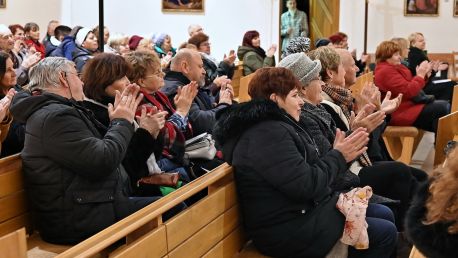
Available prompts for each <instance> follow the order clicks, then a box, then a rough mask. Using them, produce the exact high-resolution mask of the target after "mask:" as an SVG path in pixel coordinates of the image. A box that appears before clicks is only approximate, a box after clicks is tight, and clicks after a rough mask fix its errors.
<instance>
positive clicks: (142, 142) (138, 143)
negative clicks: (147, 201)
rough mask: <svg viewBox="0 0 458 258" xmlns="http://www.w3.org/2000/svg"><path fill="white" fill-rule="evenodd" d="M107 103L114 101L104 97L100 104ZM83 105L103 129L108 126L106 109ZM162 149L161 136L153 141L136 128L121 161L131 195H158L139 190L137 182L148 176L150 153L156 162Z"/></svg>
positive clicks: (90, 103)
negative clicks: (129, 185) (147, 163)
mask: <svg viewBox="0 0 458 258" xmlns="http://www.w3.org/2000/svg"><path fill="white" fill-rule="evenodd" d="M108 103H114V99H112V98H108V97H105V98H104V99H103V101H102V103H101V104H103V105H108ZM83 105H84V106H85V107H86V108H88V109H89V110H91V111H92V112H93V113H94V114H95V117H96V119H97V120H98V121H99V122H100V123H102V124H103V125H104V126H105V127H108V126H109V125H110V118H109V117H108V110H107V108H106V107H103V106H100V104H95V103H94V102H90V101H84V102H83ZM163 147H164V142H163V138H162V135H161V134H159V135H158V137H157V139H154V137H152V136H151V134H150V133H149V132H148V131H147V130H145V129H143V128H137V130H135V133H134V134H133V136H132V139H131V141H130V142H129V146H128V147H127V152H126V155H125V157H124V159H123V161H122V164H123V166H124V168H125V169H126V171H127V173H128V174H129V177H130V182H131V187H132V191H133V192H132V195H135V196H144V195H148V194H153V195H157V194H158V192H157V191H154V192H153V193H151V191H148V190H147V189H144V187H141V188H139V186H138V184H137V181H138V180H139V179H140V178H142V177H145V176H148V174H149V172H148V166H147V165H146V161H147V160H148V158H149V157H150V156H151V154H152V153H154V156H155V157H156V160H159V159H160V158H161V155H162V154H161V153H162V149H163Z"/></svg>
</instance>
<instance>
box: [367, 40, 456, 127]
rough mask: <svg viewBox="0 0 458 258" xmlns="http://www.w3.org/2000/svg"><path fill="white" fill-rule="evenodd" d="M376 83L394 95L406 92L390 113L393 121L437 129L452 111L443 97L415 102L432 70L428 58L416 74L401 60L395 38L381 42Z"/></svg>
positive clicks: (393, 122)
mask: <svg viewBox="0 0 458 258" xmlns="http://www.w3.org/2000/svg"><path fill="white" fill-rule="evenodd" d="M375 56H376V59H377V67H376V68H375V84H376V85H377V86H378V87H379V89H380V91H381V92H382V93H386V92H388V91H391V93H392V94H393V95H395V96H396V95H398V94H403V98H402V102H401V105H400V106H399V108H398V109H397V110H396V111H394V113H393V114H391V121H390V124H391V125H399V126H415V127H418V128H421V129H423V130H426V131H430V132H436V131H437V123H438V120H439V118H441V117H442V116H444V115H447V114H448V113H449V112H450V105H449V103H448V102H447V101H444V100H435V101H432V102H429V103H415V102H414V101H413V98H414V97H416V96H417V95H418V94H419V92H420V91H421V90H422V89H424V87H425V84H426V81H425V78H426V76H427V74H428V73H429V72H430V71H431V66H430V64H429V63H428V61H423V62H422V63H421V64H420V65H418V67H417V68H416V75H415V76H413V75H412V74H411V72H410V71H409V69H407V68H406V67H405V66H404V65H402V64H401V48H400V47H399V45H398V44H396V43H394V42H392V41H384V42H382V43H380V45H379V46H378V47H377V50H376V52H375Z"/></svg>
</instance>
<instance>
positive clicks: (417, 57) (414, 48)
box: [408, 32, 456, 101]
mask: <svg viewBox="0 0 458 258" xmlns="http://www.w3.org/2000/svg"><path fill="white" fill-rule="evenodd" d="M409 42H410V51H409V55H408V62H409V69H410V72H411V73H412V75H413V76H415V75H417V67H418V66H419V65H420V64H421V63H422V62H424V61H428V62H429V61H430V60H429V58H428V56H427V55H426V41H425V37H424V36H423V34H422V33H420V32H415V33H412V34H410V35H409ZM447 68H448V65H447V64H443V63H442V62H440V61H432V62H431V71H430V73H427V74H426V75H427V76H426V77H424V78H425V80H426V86H425V87H424V89H423V90H424V91H425V93H426V94H431V95H434V96H435V97H436V99H441V100H447V101H451V100H452V96H453V86H454V85H455V84H456V83H455V82H453V81H448V82H440V83H434V77H435V75H436V73H437V72H438V71H445V72H446V71H447Z"/></svg>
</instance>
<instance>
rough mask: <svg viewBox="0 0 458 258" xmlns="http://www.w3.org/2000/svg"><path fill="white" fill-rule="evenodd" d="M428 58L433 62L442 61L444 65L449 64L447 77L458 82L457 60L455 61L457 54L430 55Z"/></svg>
mask: <svg viewBox="0 0 458 258" xmlns="http://www.w3.org/2000/svg"><path fill="white" fill-rule="evenodd" d="M428 58H429V60H431V61H442V62H444V63H448V65H449V68H448V71H447V73H448V74H447V77H448V78H450V79H452V80H456V78H457V74H456V60H455V52H452V53H429V54H428Z"/></svg>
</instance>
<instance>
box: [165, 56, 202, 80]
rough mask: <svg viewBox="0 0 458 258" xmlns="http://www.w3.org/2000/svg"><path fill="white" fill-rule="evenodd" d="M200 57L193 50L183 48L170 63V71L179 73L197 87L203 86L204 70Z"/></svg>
mask: <svg viewBox="0 0 458 258" xmlns="http://www.w3.org/2000/svg"><path fill="white" fill-rule="evenodd" d="M203 66H204V65H203V62H202V57H201V56H200V54H199V52H197V51H196V50H194V49H187V48H183V49H181V50H180V51H178V52H177V54H176V55H175V57H174V58H173V59H172V62H171V63H170V70H171V71H174V72H180V73H182V74H183V75H184V76H186V77H187V78H188V79H189V80H190V81H196V82H197V83H198V84H199V86H204V85H205V70H204V68H203Z"/></svg>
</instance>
